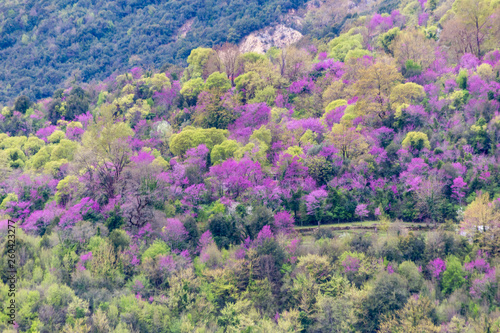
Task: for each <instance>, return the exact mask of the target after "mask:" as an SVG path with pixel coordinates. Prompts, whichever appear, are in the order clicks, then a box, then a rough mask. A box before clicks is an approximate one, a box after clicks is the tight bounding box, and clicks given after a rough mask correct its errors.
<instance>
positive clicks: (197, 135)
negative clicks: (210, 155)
mask: <svg viewBox="0 0 500 333" xmlns="http://www.w3.org/2000/svg"><path fill="white" fill-rule="evenodd" d="M226 136H227V130H222V129H216V128H196V127H193V126H187V127H185V128H184V129H183V130H182V131H181V132H180V133H177V134H173V135H172V136H171V138H170V151H171V152H172V153H173V154H174V155H176V156H182V155H184V153H186V151H187V150H188V149H189V148H195V147H198V146H199V145H201V144H204V145H206V146H207V148H208V149H210V150H212V148H213V147H214V146H215V145H218V144H221V143H222V142H223V141H225V140H227V138H226Z"/></svg>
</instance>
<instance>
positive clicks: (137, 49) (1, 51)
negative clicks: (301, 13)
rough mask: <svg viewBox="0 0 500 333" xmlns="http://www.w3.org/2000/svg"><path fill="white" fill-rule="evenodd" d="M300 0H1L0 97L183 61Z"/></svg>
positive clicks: (42, 92)
mask: <svg viewBox="0 0 500 333" xmlns="http://www.w3.org/2000/svg"><path fill="white" fill-rule="evenodd" d="M304 2H305V1H304V0H291V1H289V0H269V1H261V0H249V1H243V0H228V1H214V0H208V1H207V0H187V1H176V0H173V1H160V0H144V1H141V0H132V1H130V0H127V1H125V0H115V1H104V0H78V1H74V0H73V1H63V0H42V1H34V0H29V1H2V2H1V3H0V32H1V35H0V102H5V101H7V100H11V99H13V97H15V96H17V95H20V94H25V95H28V96H30V97H31V98H36V99H39V98H44V97H48V96H51V95H52V93H53V92H54V90H56V89H57V88H58V87H60V86H61V84H62V83H64V81H65V80H67V79H68V78H73V79H76V80H81V81H84V82H85V81H88V80H90V79H104V78H105V77H107V76H109V75H110V74H111V73H113V72H114V71H117V70H118V71H120V70H122V71H123V70H124V69H125V68H130V65H134V64H137V65H141V66H143V67H148V66H149V67H155V68H160V67H161V66H162V65H163V64H165V63H167V62H173V63H182V62H183V61H185V59H186V58H187V56H188V55H189V52H190V51H191V50H192V49H193V48H196V47H198V46H214V45H217V44H221V43H223V42H231V43H236V42H238V41H240V39H241V38H242V37H243V36H245V35H247V34H248V33H250V32H252V31H255V30H258V29H260V28H262V27H265V26H267V25H270V24H271V23H273V22H276V21H278V20H279V18H280V16H281V15H283V14H285V13H287V12H288V11H289V10H292V9H296V8H298V7H299V6H300V5H303V4H304ZM182 27H184V29H182Z"/></svg>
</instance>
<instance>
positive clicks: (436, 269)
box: [427, 258, 446, 280]
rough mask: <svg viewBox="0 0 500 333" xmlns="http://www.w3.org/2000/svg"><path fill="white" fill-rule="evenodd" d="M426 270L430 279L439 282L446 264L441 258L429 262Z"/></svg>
mask: <svg viewBox="0 0 500 333" xmlns="http://www.w3.org/2000/svg"><path fill="white" fill-rule="evenodd" d="M427 269H428V270H429V273H430V274H431V277H432V278H433V279H436V280H439V279H440V277H441V273H443V272H444V271H445V270H446V262H445V261H444V260H443V259H441V258H436V259H434V260H432V261H431V262H429V264H428V265H427Z"/></svg>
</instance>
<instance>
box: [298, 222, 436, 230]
mask: <svg viewBox="0 0 500 333" xmlns="http://www.w3.org/2000/svg"><path fill="white" fill-rule="evenodd" d="M374 224H375V225H377V224H380V221H376V220H371V221H362V222H361V221H359V222H344V223H330V224H322V225H320V228H332V227H351V226H356V227H371V226H373V225H374ZM403 225H405V226H425V225H426V224H425V223H422V222H403ZM317 227H318V226H317V225H305V226H296V227H295V230H301V229H309V228H317Z"/></svg>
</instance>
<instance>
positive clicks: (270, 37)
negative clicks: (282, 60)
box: [240, 24, 302, 54]
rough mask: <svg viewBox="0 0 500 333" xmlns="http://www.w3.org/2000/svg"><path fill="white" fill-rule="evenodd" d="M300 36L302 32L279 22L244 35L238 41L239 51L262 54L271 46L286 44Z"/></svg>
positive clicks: (293, 41) (295, 40) (280, 46)
mask: <svg viewBox="0 0 500 333" xmlns="http://www.w3.org/2000/svg"><path fill="white" fill-rule="evenodd" d="M301 38H302V34H301V33H300V32H298V31H297V30H294V29H292V28H289V27H286V26H284V25H282V24H279V25H277V26H274V27H267V28H264V29H261V30H258V31H255V32H252V33H251V34H249V35H248V36H246V37H245V38H244V39H243V40H242V42H241V43H240V51H241V52H242V53H245V52H257V53H261V54H264V53H266V52H267V50H269V49H270V48H271V47H273V46H276V47H279V48H282V47H285V46H288V45H290V44H293V43H295V42H297V41H298V40H299V39H301Z"/></svg>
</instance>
